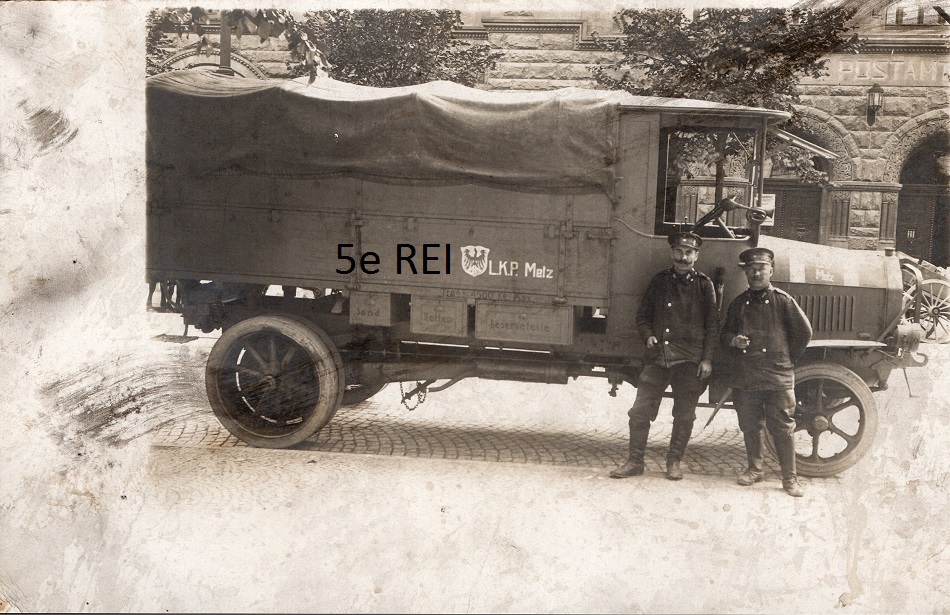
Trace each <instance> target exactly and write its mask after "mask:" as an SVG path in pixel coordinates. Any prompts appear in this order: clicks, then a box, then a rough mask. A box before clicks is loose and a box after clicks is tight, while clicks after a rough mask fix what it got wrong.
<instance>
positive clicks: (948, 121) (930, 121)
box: [881, 110, 950, 183]
mask: <svg viewBox="0 0 950 615" xmlns="http://www.w3.org/2000/svg"><path fill="white" fill-rule="evenodd" d="M940 132H945V133H950V117H948V115H947V112H946V111H945V110H937V111H931V112H930V113H925V114H924V115H921V116H918V117H916V118H914V119H912V120H909V121H908V122H906V123H905V124H904V125H903V126H901V127H900V128H898V129H897V130H895V131H894V134H892V135H891V136H890V138H889V139H888V140H887V143H886V144H885V145H884V151H883V152H882V156H881V157H882V158H883V159H884V160H885V161H886V162H885V163H884V177H883V178H882V179H883V181H885V182H891V183H897V182H898V181H900V175H901V169H902V168H903V167H904V162H906V161H907V157H908V156H909V155H910V153H911V152H912V151H913V150H914V148H916V147H917V146H918V145H920V144H921V143H923V142H924V141H926V140H927V139H928V138H929V137H931V136H933V135H934V134H937V133H940Z"/></svg>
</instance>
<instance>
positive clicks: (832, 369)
mask: <svg viewBox="0 0 950 615" xmlns="http://www.w3.org/2000/svg"><path fill="white" fill-rule="evenodd" d="M815 378H826V379H828V380H831V381H834V382H835V383H838V384H841V385H843V386H845V387H847V388H848V389H850V391H851V392H852V393H853V394H854V396H855V398H856V399H857V401H858V402H859V403H860V404H861V406H863V408H864V417H863V425H862V426H861V428H860V429H859V432H858V433H859V435H860V438H859V439H858V442H857V444H856V445H854V447H853V448H852V449H851V450H847V449H845V451H842V452H843V453H844V455H843V456H841V457H838V454H836V455H835V456H833V457H830V458H828V461H818V462H814V461H808V460H807V458H805V457H802V456H801V455H799V454H796V457H795V465H796V469H797V471H798V474H799V475H800V476H807V477H811V478H828V477H831V476H836V475H838V474H840V473H841V472H844V471H845V470H847V469H848V468H850V467H851V466H853V465H854V464H856V463H857V462H858V461H860V460H861V458H862V457H864V455H866V454H867V452H868V451H869V450H871V446H872V445H873V444H874V436H875V434H876V433H877V422H878V416H877V415H878V412H877V403H876V402H875V401H874V394H873V393H872V392H871V389H870V388H868V385H867V384H866V383H865V382H864V380H862V379H861V377H860V376H858V375H857V374H856V373H854V372H853V371H851V370H850V369H848V368H847V367H844V366H843V365H839V364H838V363H830V362H827V361H816V362H810V363H803V364H801V365H799V366H797V367H796V368H795V397H796V399H797V400H798V403H799V405H801V403H802V398H803V395H801V394H800V391H802V390H803V388H802V387H803V385H804V384H805V383H806V382H808V381H810V380H814V379H815ZM765 443H766V446H767V447H768V449H769V452H771V453H772V456H773V457H775V444H774V443H773V442H772V437H771V436H770V435H769V434H768V431H766V438H765ZM839 454H840V453H839ZM776 458H777V457H776Z"/></svg>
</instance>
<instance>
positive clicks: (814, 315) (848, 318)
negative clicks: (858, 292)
mask: <svg viewBox="0 0 950 615" xmlns="http://www.w3.org/2000/svg"><path fill="white" fill-rule="evenodd" d="M795 301H797V302H798V305H800V306H801V308H802V310H804V311H805V315H806V316H808V320H809V321H811V326H812V329H814V330H815V331H851V330H852V329H853V328H854V295H833V296H828V295H799V296H796V297H795Z"/></svg>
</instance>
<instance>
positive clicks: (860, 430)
mask: <svg viewBox="0 0 950 615" xmlns="http://www.w3.org/2000/svg"><path fill="white" fill-rule="evenodd" d="M795 398H796V400H797V403H798V405H797V407H796V409H795V421H796V423H797V425H796V427H795V451H796V459H795V462H796V466H797V469H798V473H799V474H801V475H802V476H811V477H815V478H825V477H829V476H834V475H836V474H839V473H841V472H843V471H844V470H847V469H848V468H850V467H851V466H853V465H854V464H856V463H857V462H858V460H860V459H861V458H862V457H863V456H864V455H865V453H867V452H868V450H870V448H871V444H872V443H873V441H874V435H875V433H876V432H877V404H876V403H875V402H874V395H873V394H872V393H871V389H870V388H868V385H867V384H866V383H865V382H864V380H862V379H861V378H860V377H859V376H858V375H857V374H855V373H854V372H853V371H851V370H850V369H848V368H847V367H844V366H842V365H838V364H837V363H831V362H828V361H819V362H813V363H804V364H802V365H799V366H798V367H797V368H796V369H795ZM766 441H767V443H768V446H769V448H770V449H771V450H772V453H773V454H774V453H775V448H774V444H773V443H772V439H771V437H769V438H766Z"/></svg>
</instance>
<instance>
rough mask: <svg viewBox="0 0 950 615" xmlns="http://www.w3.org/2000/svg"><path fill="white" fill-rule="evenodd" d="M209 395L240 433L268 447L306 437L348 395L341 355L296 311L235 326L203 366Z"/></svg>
mask: <svg viewBox="0 0 950 615" xmlns="http://www.w3.org/2000/svg"><path fill="white" fill-rule="evenodd" d="M205 386H206V388H207V392H208V400H209V401H210V403H211V408H212V410H214V413H215V416H217V417H218V420H219V421H221V424H222V425H224V427H225V428H226V429H227V430H228V431H229V432H231V433H232V434H233V435H234V436H235V437H237V438H238V439H240V440H242V441H244V442H246V443H248V444H250V445H251V446H259V447H264V448H286V447H288V446H293V445H295V444H299V443H300V442H303V441H304V440H306V439H307V438H309V437H310V436H312V435H313V434H315V433H317V432H318V431H319V430H320V429H321V428H322V427H323V426H324V425H326V424H327V423H328V422H329V421H330V419H331V418H332V417H333V414H334V413H335V412H336V410H337V408H339V407H340V403H341V402H342V399H343V389H344V380H343V362H342V360H341V359H340V354H339V352H338V351H337V349H336V346H335V345H334V344H333V341H332V340H330V338H329V337H328V336H327V335H326V334H325V333H324V332H323V331H321V330H320V329H319V328H317V327H316V326H315V325H312V324H310V323H308V322H306V321H305V320H302V319H298V318H295V317H292V316H283V315H282V316H257V317H254V318H249V319H247V320H244V321H241V322H239V323H237V324H235V325H234V326H232V327H229V328H228V329H227V330H226V331H225V332H224V333H223V334H222V335H221V337H220V338H219V339H218V341H217V342H216V343H215V345H214V347H213V348H212V349H211V353H210V355H209V356H208V364H207V367H206V369H205Z"/></svg>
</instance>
